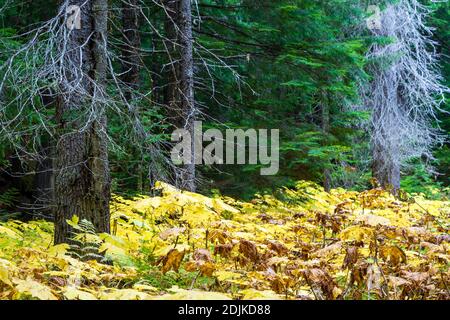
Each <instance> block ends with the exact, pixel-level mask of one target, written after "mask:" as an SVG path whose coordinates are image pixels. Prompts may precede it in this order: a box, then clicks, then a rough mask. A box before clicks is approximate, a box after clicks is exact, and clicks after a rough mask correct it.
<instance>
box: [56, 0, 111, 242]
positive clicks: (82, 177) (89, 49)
mask: <svg viewBox="0 0 450 320" xmlns="http://www.w3.org/2000/svg"><path fill="white" fill-rule="evenodd" d="M69 5H77V6H79V7H80V8H81V29H74V30H72V31H71V32H68V33H67V34H66V36H67V40H66V42H65V45H66V46H67V49H68V50H67V51H66V53H65V57H64V59H65V61H64V66H63V67H64V68H66V70H65V72H66V76H67V78H68V80H69V82H68V83H61V84H60V86H61V97H60V99H59V103H58V106H57V110H56V113H57V121H58V124H59V132H58V133H59V136H58V138H59V141H58V143H57V146H56V163H55V167H56V176H55V202H56V209H55V244H58V243H64V242H70V238H71V237H72V236H73V234H72V230H71V228H70V227H69V225H68V224H67V222H66V220H67V219H71V218H72V217H73V216H74V215H77V216H78V217H79V218H80V220H81V219H86V220H88V221H90V222H92V224H93V225H94V227H95V228H96V231H97V232H106V233H109V231H110V222H109V219H110V212H109V199H110V177H109V164H108V150H107V139H106V130H107V119H106V114H105V106H104V102H102V95H103V87H104V82H105V76H106V66H107V64H106V55H105V50H106V48H105V47H104V44H105V43H106V32H107V9H108V5H107V0H93V1H84V0H78V1H70V3H69ZM73 66H79V67H78V68H79V69H78V70H75V71H74V70H73ZM71 68H72V69H71ZM74 83H79V85H78V86H80V87H76V88H77V90H74V91H68V90H67V89H68V87H70V86H73V85H74ZM94 83H95V85H94ZM92 111H93V113H94V115H92ZM87 112H89V117H83V116H81V115H83V114H86V113H87Z"/></svg>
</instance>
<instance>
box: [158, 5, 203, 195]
mask: <svg viewBox="0 0 450 320" xmlns="http://www.w3.org/2000/svg"><path fill="white" fill-rule="evenodd" d="M165 6H166V11H167V18H166V24H165V30H166V36H167V38H168V39H169V41H166V49H167V50H168V52H169V56H170V60H171V61H170V65H171V70H170V73H169V79H168V84H167V86H166V93H165V100H166V105H167V106H168V108H169V110H170V113H171V116H172V123H173V125H174V127H176V128H177V129H185V130H187V131H189V132H190V133H191V162H190V163H189V164H184V165H183V166H182V167H180V168H179V170H178V172H177V178H176V185H177V187H179V188H180V189H184V190H188V191H195V189H196V185H195V175H196V172H195V171H196V170H195V156H194V155H195V141H194V139H193V138H194V121H195V120H196V116H197V112H196V109H195V99H194V58H193V37H192V11H191V0H167V1H166V2H165Z"/></svg>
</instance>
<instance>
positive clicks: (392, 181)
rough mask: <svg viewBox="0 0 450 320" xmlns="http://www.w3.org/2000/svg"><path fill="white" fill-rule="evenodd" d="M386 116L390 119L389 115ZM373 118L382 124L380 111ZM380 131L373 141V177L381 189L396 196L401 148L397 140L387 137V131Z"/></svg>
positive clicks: (398, 187) (398, 183) (398, 185)
mask: <svg viewBox="0 0 450 320" xmlns="http://www.w3.org/2000/svg"><path fill="white" fill-rule="evenodd" d="M384 116H385V117H389V115H384ZM373 117H374V123H381V122H382V121H381V120H379V117H381V114H380V111H379V110H377V111H375V112H374V113H373ZM384 121H386V120H384ZM387 122H388V123H389V122H391V121H387ZM379 130H380V132H379V135H378V136H377V137H374V138H373V140H372V150H373V151H372V152H373V154H372V157H373V163H372V176H373V178H375V179H376V180H377V181H378V183H379V184H380V186H381V187H383V188H384V189H386V190H390V191H391V192H392V193H394V194H396V193H397V191H398V190H399V189H400V163H399V161H398V159H397V156H396V155H397V154H398V152H399V148H400V146H399V145H398V143H397V139H395V138H393V137H391V138H390V139H389V138H388V137H386V135H387V133H386V132H385V131H383V130H382V129H379ZM387 142H389V143H387Z"/></svg>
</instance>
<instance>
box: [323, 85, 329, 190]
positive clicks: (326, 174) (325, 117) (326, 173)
mask: <svg viewBox="0 0 450 320" xmlns="http://www.w3.org/2000/svg"><path fill="white" fill-rule="evenodd" d="M322 132H323V134H324V136H325V138H326V140H328V134H329V133H330V107H329V105H328V101H327V99H326V95H325V94H323V101H322ZM327 165H328V163H327ZM323 188H324V189H325V191H326V192H330V190H331V173H330V169H329V168H327V167H325V168H324V170H323Z"/></svg>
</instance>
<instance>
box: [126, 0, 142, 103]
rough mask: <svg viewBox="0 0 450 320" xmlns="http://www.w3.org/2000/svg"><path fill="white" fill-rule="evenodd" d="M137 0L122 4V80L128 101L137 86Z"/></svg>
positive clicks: (138, 39)
mask: <svg viewBox="0 0 450 320" xmlns="http://www.w3.org/2000/svg"><path fill="white" fill-rule="evenodd" d="M138 4H139V1H138V0H128V1H127V2H123V4H122V36H123V42H124V45H123V48H122V81H123V82H124V83H125V85H126V86H127V87H128V88H127V89H126V90H125V99H127V100H128V101H130V100H131V99H132V97H133V91H135V90H137V89H138V87H139V71H140V69H141V65H142V63H141V57H140V55H139V51H140V47H141V38H140V35H139V7H138Z"/></svg>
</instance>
